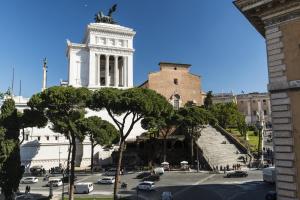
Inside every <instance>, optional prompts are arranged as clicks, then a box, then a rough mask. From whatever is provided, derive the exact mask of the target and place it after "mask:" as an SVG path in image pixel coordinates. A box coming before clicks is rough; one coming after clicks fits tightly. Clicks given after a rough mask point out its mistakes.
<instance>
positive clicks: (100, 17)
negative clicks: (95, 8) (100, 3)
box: [95, 4, 117, 24]
mask: <svg viewBox="0 0 300 200" xmlns="http://www.w3.org/2000/svg"><path fill="white" fill-rule="evenodd" d="M116 10H117V4H114V5H113V6H112V7H111V8H110V9H109V11H108V14H107V16H106V15H104V14H103V12H102V11H99V12H98V13H97V14H96V15H95V22H96V23H108V24H116V22H115V21H114V19H113V18H112V13H113V12H115V11H116Z"/></svg>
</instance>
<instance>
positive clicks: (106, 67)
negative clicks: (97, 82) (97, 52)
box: [105, 55, 109, 87]
mask: <svg viewBox="0 0 300 200" xmlns="http://www.w3.org/2000/svg"><path fill="white" fill-rule="evenodd" d="M108 79H109V55H105V86H106V87H108V86H109V80H108Z"/></svg>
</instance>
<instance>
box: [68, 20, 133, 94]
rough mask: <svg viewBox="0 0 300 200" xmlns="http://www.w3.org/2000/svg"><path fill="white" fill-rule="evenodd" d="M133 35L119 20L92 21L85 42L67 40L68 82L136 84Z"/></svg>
mask: <svg viewBox="0 0 300 200" xmlns="http://www.w3.org/2000/svg"><path fill="white" fill-rule="evenodd" d="M134 35H135V32H134V31H133V29H130V28H127V27H124V26H120V25H117V24H108V23H90V24H89V25H88V26H87V29H86V34H85V37H84V39H83V43H82V44H79V43H72V42H70V41H69V40H68V41H67V57H68V61H69V62H68V64H69V70H68V85H71V86H74V87H87V88H90V89H97V88H100V87H122V88H128V87H133V53H134V49H133V37H134Z"/></svg>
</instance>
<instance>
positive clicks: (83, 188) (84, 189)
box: [74, 182, 94, 194]
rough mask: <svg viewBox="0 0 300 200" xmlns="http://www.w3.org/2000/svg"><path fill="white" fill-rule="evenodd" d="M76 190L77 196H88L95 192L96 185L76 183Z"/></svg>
mask: <svg viewBox="0 0 300 200" xmlns="http://www.w3.org/2000/svg"><path fill="white" fill-rule="evenodd" d="M74 189H75V191H74V192H75V193H76V194H88V193H90V192H91V191H93V190H94V185H93V183H91V182H86V183H76V184H75V185H74Z"/></svg>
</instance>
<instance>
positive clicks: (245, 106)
mask: <svg viewBox="0 0 300 200" xmlns="http://www.w3.org/2000/svg"><path fill="white" fill-rule="evenodd" d="M236 99H237V106H238V109H239V111H240V112H241V113H243V114H244V115H245V117H246V118H245V119H246V123H247V124H255V123H256V122H257V121H258V118H257V113H259V114H260V116H264V121H265V123H266V124H271V123H272V119H271V102H270V96H269V94H268V93H249V94H238V95H237V96H236Z"/></svg>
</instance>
